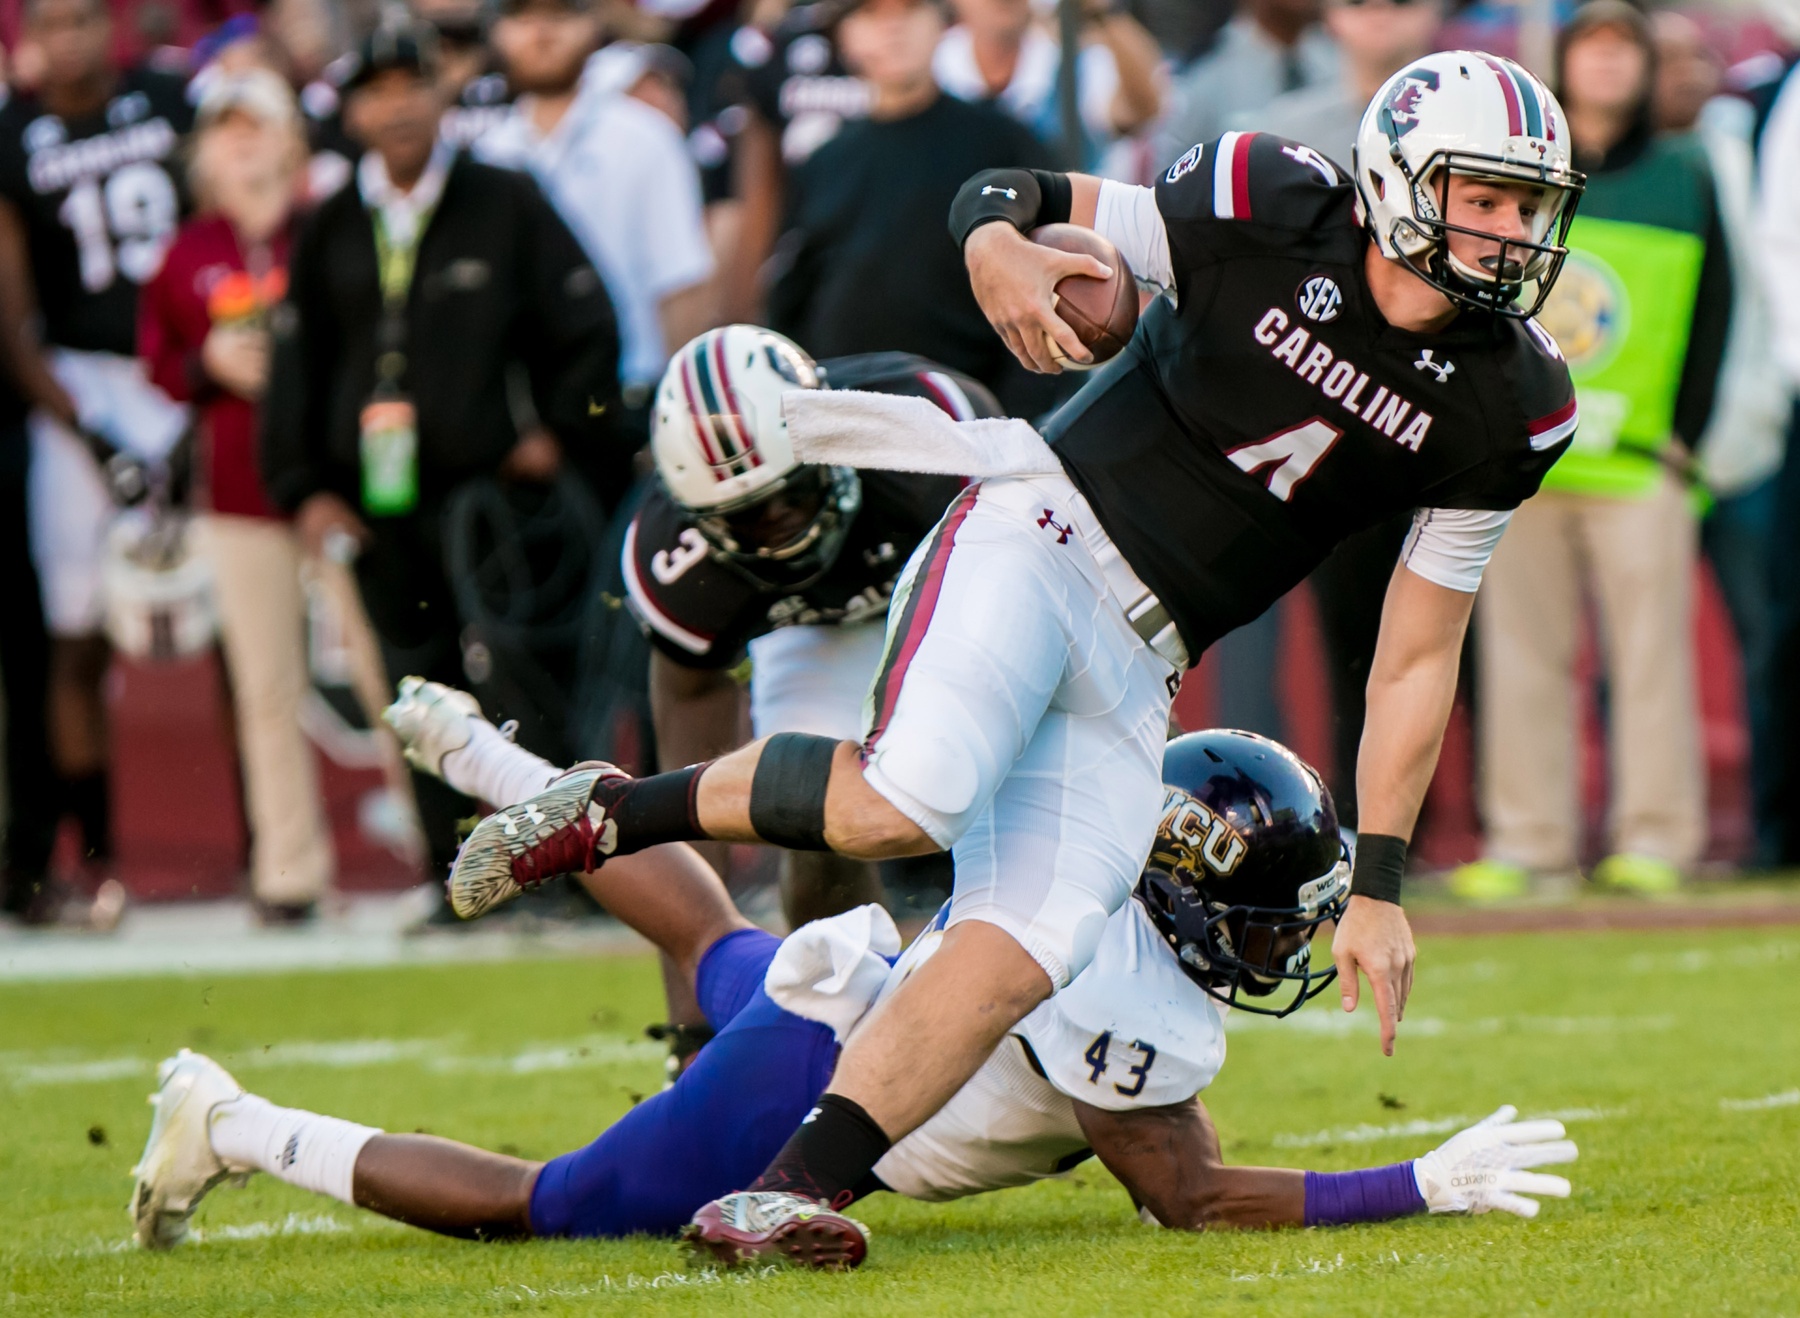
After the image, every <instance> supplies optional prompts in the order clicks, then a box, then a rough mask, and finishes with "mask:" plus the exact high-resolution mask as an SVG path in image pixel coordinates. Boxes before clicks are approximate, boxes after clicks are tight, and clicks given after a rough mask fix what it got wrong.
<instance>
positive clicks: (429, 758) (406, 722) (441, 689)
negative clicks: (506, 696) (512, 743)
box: [381, 677, 487, 778]
mask: <svg viewBox="0 0 1800 1318" xmlns="http://www.w3.org/2000/svg"><path fill="white" fill-rule="evenodd" d="M470 720H479V721H480V722H483V723H485V722H487V720H486V719H485V718H483V717H482V713H481V706H480V704H478V703H477V702H476V700H475V697H474V696H472V695H470V694H469V693H468V692H467V691H458V690H457V689H456V688H455V687H453V686H445V685H444V684H443V683H442V682H427V681H426V680H425V679H424V678H422V677H403V678H401V679H400V694H399V695H398V696H396V697H395V699H394V703H393V704H391V705H389V706H388V707H387V708H386V709H384V710H382V711H381V721H382V722H383V723H385V724H387V725H388V726H389V727H390V728H392V729H393V730H394V733H395V735H396V736H398V737H399V738H400V748H401V750H402V752H404V754H405V755H406V762H407V763H408V764H410V765H412V766H413V768H415V769H418V770H419V771H420V772H422V773H428V774H430V775H431V776H432V777H433V778H442V777H443V776H444V757H445V756H446V755H448V754H450V752H451V751H459V750H461V749H462V748H463V747H464V746H467V745H468V744H469V738H470V737H471V736H472V735H474V734H473V733H471V732H470V730H469V723H470Z"/></svg>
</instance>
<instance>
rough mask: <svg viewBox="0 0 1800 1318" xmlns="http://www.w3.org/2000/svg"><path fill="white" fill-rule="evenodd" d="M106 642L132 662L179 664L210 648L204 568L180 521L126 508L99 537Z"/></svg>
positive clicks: (188, 525) (208, 584) (208, 578)
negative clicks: (103, 544)
mask: <svg viewBox="0 0 1800 1318" xmlns="http://www.w3.org/2000/svg"><path fill="white" fill-rule="evenodd" d="M100 580H101V590H102V594H103V595H104V598H105V601H106V635H107V637H108V639H110V640H111V641H112V643H113V648H115V649H116V650H118V651H119V652H120V653H121V654H124V655H127V656H129V657H130V658H133V659H147V660H164V659H186V658H189V657H191V656H193V655H196V654H199V653H200V652H202V651H203V650H205V649H206V648H207V647H208V646H210V645H211V644H212V642H213V634H214V632H215V630H216V623H215V617H214V613H213V595H212V582H213V574H212V564H211V563H210V562H209V561H208V559H207V557H206V555H205V554H204V553H201V552H199V550H198V548H197V547H196V545H195V544H194V527H193V523H192V522H190V521H189V520H188V519H187V518H186V517H183V516H180V515H179V514H171V513H153V512H151V511H150V510H148V509H145V508H131V509H128V510H126V511H125V512H122V513H120V514H119V516H118V517H117V518H115V519H114V521H113V524H112V526H111V527H110V528H109V529H108V531H107V533H106V554H105V559H104V564H103V566H102V568H101V578H100Z"/></svg>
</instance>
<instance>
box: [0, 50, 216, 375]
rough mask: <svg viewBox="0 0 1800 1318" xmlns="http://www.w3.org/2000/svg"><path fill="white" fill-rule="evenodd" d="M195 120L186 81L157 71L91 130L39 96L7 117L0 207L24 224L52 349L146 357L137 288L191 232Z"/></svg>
mask: <svg viewBox="0 0 1800 1318" xmlns="http://www.w3.org/2000/svg"><path fill="white" fill-rule="evenodd" d="M193 120H194V112H193V107H192V106H191V105H189V103H188V99H187V88H186V84H185V83H184V82H183V81H182V79H181V78H179V77H176V76H173V75H171V74H167V73H159V72H156V71H154V70H151V69H134V70H132V71H131V72H129V73H126V74H125V75H123V76H122V77H121V78H120V79H119V82H118V86H117V88H116V89H115V90H114V92H113V95H112V98H111V99H110V100H108V101H107V103H106V107H105V109H103V110H101V111H100V112H99V113H96V114H93V115H90V116H88V117H86V118H83V119H78V120H63V119H61V118H58V117H57V116H56V115H53V114H49V113H47V112H46V111H45V110H44V107H43V105H42V103H41V102H40V101H39V100H38V99H37V98H36V97H35V96H20V97H15V98H13V99H12V100H9V101H8V102H7V103H6V105H5V107H4V108H0V195H3V196H5V198H6V199H7V200H8V201H10V202H12V204H13V205H14V206H16V207H18V209H19V213H20V215H21V217H22V218H23V220H24V223H25V229H26V235H27V241H28V243H29V244H30V253H31V270H32V275H33V277H34V279H35V280H36V283H37V293H38V301H39V303H40V304H41V305H42V307H43V313H44V332H45V338H46V339H47V340H48V341H49V342H51V343H54V344H60V345H61V346H63V347H67V348H84V349H89V350H92V351H97V352H114V353H119V354H122V355H125V356H130V355H131V354H132V353H133V352H135V351H136V348H137V290H138V285H140V284H142V283H144V282H146V281H147V280H148V279H149V278H150V277H151V276H152V275H154V274H155V273H156V272H157V270H158V269H159V268H160V267H161V266H162V258H163V253H164V252H165V251H166V250H167V249H168V246H169V242H170V240H171V239H172V238H173V237H174V236H175V228H176V226H177V225H178V224H179V223H180V221H181V212H182V191H181V188H180V186H179V184H178V178H179V175H178V173H177V168H178V167H177V165H176V161H175V153H176V149H177V148H178V147H179V146H180V145H181V141H182V139H183V137H184V136H185V135H186V134H187V132H188V130H189V128H191V127H192V126H193Z"/></svg>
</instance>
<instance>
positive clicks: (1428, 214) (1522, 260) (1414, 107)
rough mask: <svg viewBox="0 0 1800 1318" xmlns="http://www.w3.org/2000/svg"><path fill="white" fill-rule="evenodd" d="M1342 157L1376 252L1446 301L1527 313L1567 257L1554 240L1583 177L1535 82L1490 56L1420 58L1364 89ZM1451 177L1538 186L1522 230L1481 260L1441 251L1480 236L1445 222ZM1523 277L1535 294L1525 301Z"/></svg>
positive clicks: (1462, 53) (1548, 98) (1558, 109)
mask: <svg viewBox="0 0 1800 1318" xmlns="http://www.w3.org/2000/svg"><path fill="white" fill-rule="evenodd" d="M1352 161H1353V163H1354V166H1355V171H1354V172H1355V175H1356V191H1357V197H1358V199H1359V201H1360V202H1361V205H1362V211H1363V216H1364V219H1365V221H1366V223H1367V224H1368V226H1369V231H1370V233H1371V235H1372V236H1373V237H1374V239H1375V241H1376V243H1377V244H1379V246H1380V248H1381V254H1382V255H1383V256H1386V257H1388V258H1389V259H1390V260H1396V261H1400V262H1402V263H1404V264H1405V265H1406V266H1407V267H1408V268H1409V269H1411V270H1412V271H1413V273H1414V274H1417V275H1418V276H1419V277H1420V278H1421V279H1424V280H1425V281H1426V282H1427V283H1429V284H1431V285H1432V286H1433V287H1434V288H1437V289H1438V290H1439V291H1440V292H1442V293H1444V294H1445V295H1446V296H1448V297H1450V298H1451V299H1452V300H1453V301H1456V302H1460V303H1462V304H1464V305H1467V306H1474V307H1479V308H1482V309H1484V310H1487V311H1497V312H1500V313H1502V314H1505V315H1511V316H1531V315H1534V314H1536V312H1537V310H1538V308H1539V307H1540V306H1542V305H1543V301H1544V298H1545V297H1547V296H1548V295H1549V292H1550V287H1551V285H1552V284H1554V283H1555V282H1556V276H1557V274H1558V272H1559V271H1561V269H1562V263H1563V259H1564V258H1565V257H1566V256H1567V255H1568V248H1567V247H1566V246H1565V245H1564V239H1565V238H1566V237H1567V235H1568V231H1569V222H1570V220H1572V219H1573V218H1574V215H1575V205H1576V202H1577V201H1578V200H1579V198H1580V196H1581V192H1582V188H1583V187H1584V186H1585V184H1586V179H1585V178H1584V177H1583V176H1582V175H1581V174H1579V173H1577V172H1576V171H1575V170H1574V169H1573V168H1572V167H1571V165H1570V143H1569V124H1568V120H1567V119H1565V118H1564V116H1563V111H1562V106H1560V105H1558V104H1557V102H1556V97H1554V96H1552V95H1551V94H1550V89H1549V88H1547V87H1545V86H1544V84H1543V83H1541V82H1539V81H1538V80H1537V79H1536V78H1535V77H1533V76H1532V75H1531V74H1530V73H1528V72H1526V71H1525V70H1524V69H1522V68H1520V67H1519V66H1518V65H1517V64H1515V63H1513V61H1511V60H1509V59H1502V58H1501V57H1500V56H1498V55H1488V54H1484V53H1482V52H1480V51H1473V50H1453V51H1446V52H1444V53H1442V54H1438V55H1427V56H1426V57H1425V58H1424V59H1420V60H1415V61H1414V62H1413V63H1412V64H1410V65H1408V66H1407V67H1406V68H1404V69H1402V70H1401V71H1400V72H1399V73H1396V74H1395V75H1394V76H1393V77H1391V78H1389V79H1388V80H1387V83H1386V84H1385V85H1384V86H1383V87H1382V89H1381V90H1380V91H1379V92H1377V93H1375V99H1374V100H1372V101H1370V102H1369V107H1368V109H1367V110H1365V111H1364V112H1363V117H1362V125H1361V127H1360V128H1359V129H1358V130H1357V134H1356V146H1355V149H1354V151H1353V152H1352ZM1453 174H1455V175H1464V176H1470V177H1476V178H1489V179H1501V180H1505V181H1507V182H1513V183H1529V184H1533V185H1535V186H1538V187H1542V188H1544V189H1545V195H1544V202H1543V205H1542V206H1541V207H1539V209H1538V212H1537V214H1536V215H1535V216H1534V217H1533V219H1532V222H1531V228H1530V231H1529V233H1528V234H1527V236H1526V237H1524V238H1512V239H1505V240H1503V241H1502V242H1501V246H1500V250H1499V251H1498V253H1497V254H1496V255H1495V256H1494V257H1493V258H1492V261H1493V268H1491V269H1489V268H1486V262H1485V261H1484V262H1483V264H1482V265H1470V264H1468V263H1467V262H1465V261H1462V260H1459V259H1457V257H1456V256H1455V255H1454V254H1453V253H1452V252H1451V251H1450V242H1449V235H1450V234H1451V233H1452V232H1455V233H1466V234H1471V235H1474V236H1476V237H1489V236H1491V235H1487V234H1484V233H1482V231H1480V230H1478V229H1472V228H1468V227H1466V226H1458V225H1452V224H1449V223H1448V222H1447V221H1446V219H1445V216H1444V206H1445V198H1446V196H1447V191H1448V186H1449V179H1450V176H1451V175H1453ZM1528 284H1531V285H1535V286H1536V295H1535V296H1534V297H1532V298H1531V299H1530V301H1529V303H1524V302H1522V301H1521V295H1522V294H1523V292H1524V290H1525V286H1526V285H1528Z"/></svg>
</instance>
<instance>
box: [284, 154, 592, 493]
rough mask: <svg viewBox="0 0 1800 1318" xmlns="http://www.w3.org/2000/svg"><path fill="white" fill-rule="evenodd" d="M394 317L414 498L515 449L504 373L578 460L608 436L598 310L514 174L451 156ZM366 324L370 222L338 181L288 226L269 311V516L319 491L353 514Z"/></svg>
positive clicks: (370, 325) (371, 299) (368, 387)
mask: <svg viewBox="0 0 1800 1318" xmlns="http://www.w3.org/2000/svg"><path fill="white" fill-rule="evenodd" d="M406 319H407V340H406V358H407V369H406V374H405V376H404V377H403V379H402V381H401V384H402V387H403V388H404V389H405V391H406V393H407V394H408V396H410V397H411V398H412V400H413V402H414V403H415V405H416V406H417V408H418V416H419V487H420V497H421V502H423V503H425V504H430V503H432V502H435V501H436V500H437V499H438V498H440V497H442V496H443V495H444V494H446V493H448V492H449V490H450V489H452V488H453V487H454V486H456V485H458V484H460V483H461V482H462V481H463V480H465V479H467V478H468V477H470V476H475V475H480V474H484V473H492V472H493V470H494V468H495V467H496V466H497V465H498V463H499V462H500V461H501V459H502V458H504V457H505V456H506V454H507V452H508V450H510V449H511V448H512V447H513V445H514V444H516V443H517V442H518V439H519V424H518V422H517V420H516V419H515V415H514V411H513V408H512V406H511V405H510V402H509V399H508V391H507V374H508V372H509V370H517V369H521V368H522V370H523V372H524V375H525V378H527V379H528V380H529V382H530V386H531V395H532V402H533V403H534V404H535V406H536V410H537V413H538V417H539V419H540V420H541V421H542V422H543V424H544V425H545V426H547V427H549V429H550V430H551V431H552V432H553V433H554V434H555V435H556V436H557V438H558V439H559V440H561V441H562V444H563V447H564V449H565V450H566V451H567V452H569V454H570V456H571V457H572V458H574V459H575V460H576V461H577V462H578V463H579V462H580V461H581V460H582V459H583V458H585V457H587V456H590V455H589V454H588V453H586V452H584V450H585V449H589V448H591V447H592V446H594V445H599V444H605V443H609V442H611V439H612V427H611V413H612V412H614V411H616V408H613V407H609V406H608V404H609V402H610V400H611V399H612V398H613V396H614V394H615V393H616V391H617V388H618V359H619V335H618V328H617V324H616V322H615V320H614V318H613V310H612V303H611V301H610V300H609V299H608V298H607V295H606V288H605V286H604V285H603V284H602V283H601V281H600V276H599V275H598V274H597V273H596V272H595V270H594V268H593V266H592V264H590V263H589V261H588V259H587V257H586V255H585V254H584V253H583V252H582V250H581V246H580V244H579V243H577V241H576V240H575V236H574V235H573V234H572V233H570V232H569V229H568V227H567V226H566V225H565V224H564V223H563V222H562V220H561V219H560V218H559V217H558V216H557V214H556V212H555V211H554V210H553V209H551V206H550V203H549V202H548V201H547V200H545V198H544V196H543V194H542V193H541V192H539V191H538V188H537V185H536V184H535V183H534V182H532V180H531V179H530V178H529V177H527V176H526V175H524V174H519V173H514V172H513V171H511V170H504V169H496V168H493V167H491V166H488V165H483V164H479V163H477V162H475V161H472V160H469V159H467V158H466V157H462V156H458V157H457V159H456V161H455V162H454V164H452V166H451V168H450V175H449V177H448V179H446V180H445V183H444V193H443V197H442V198H441V199H440V200H439V202H438V206H437V209H436V211H435V212H434V213H433V215H432V217H431V222H430V224H429V226H428V227H427V228H426V230H425V234H424V237H423V239H422V240H421V243H420V248H419V257H418V266H417V270H416V273H415V275H414V277H413V283H412V290H411V293H410V294H409V296H408V300H407V317H406ZM380 320H381V289H380V283H379V277H378V271H377V266H376V258H375V233H374V226H373V224H372V222H371V219H370V216H369V213H368V211H367V210H365V209H364V207H363V203H362V198H361V195H360V194H359V193H358V191H357V188H356V185H355V183H354V182H352V183H350V184H349V185H347V186H346V187H344V188H343V189H342V190H341V191H340V192H338V193H337V194H336V195H335V196H333V197H331V198H330V199H329V200H327V201H326V202H325V203H324V204H323V205H322V206H320V207H319V209H318V210H317V211H316V212H314V213H313V214H312V215H311V216H310V217H308V219H307V220H306V221H305V223H304V224H303V225H302V227H301V230H300V235H299V238H298V240H297V242H296V244H295V248H294V255H293V260H292V263H291V266H290V270H289V291H288V301H287V302H286V303H285V304H284V305H283V306H282V307H281V308H280V309H279V310H278V312H277V314H276V316H275V358H274V365H273V368H272V373H271V376H270V381H269V392H268V396H267V398H266V400H265V403H264V407H263V431H262V445H261V458H262V470H263V479H264V481H265V483H266V484H267V486H268V489H269V494H270V496H271V497H272V498H273V499H274V501H275V503H276V504H277V506H279V507H281V508H284V509H288V510H292V509H294V508H296V507H298V506H299V505H300V504H301V503H302V502H303V501H304V500H305V499H306V498H307V497H308V496H309V495H312V494H315V493H317V492H319V491H321V490H330V491H333V492H335V493H337V494H339V495H342V496H344V497H345V498H346V499H347V500H348V501H349V502H350V504H351V506H352V507H355V506H357V504H358V500H359V491H360V465H359V456H358V445H359V435H360V416H361V412H362V408H363V405H364V404H365V403H366V402H367V401H368V399H369V396H370V394H371V393H372V392H373V390H374V387H375V357H376V335H377V331H378V327H379V324H380Z"/></svg>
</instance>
